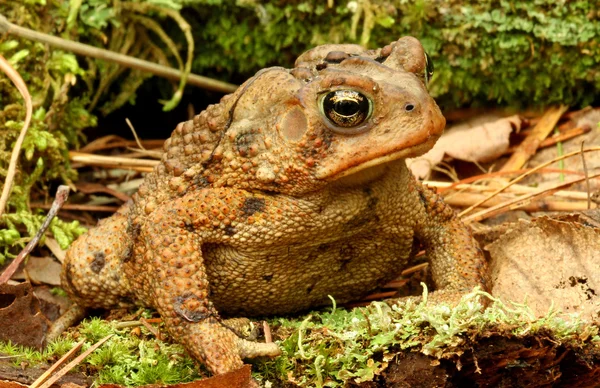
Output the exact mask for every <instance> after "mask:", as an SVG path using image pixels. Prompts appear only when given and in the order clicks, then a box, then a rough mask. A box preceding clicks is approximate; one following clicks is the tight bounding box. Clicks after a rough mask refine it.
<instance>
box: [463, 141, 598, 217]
mask: <svg viewBox="0 0 600 388" xmlns="http://www.w3.org/2000/svg"><path fill="white" fill-rule="evenodd" d="M592 151H600V147H591V148H587V149H584V150H581V151H574V152H570V153H568V154H565V155H563V156H559V157H556V158H554V159H552V160H550V161H547V162H545V163H542V164H540V165H539V166H537V167H534V168H532V169H531V170H529V171H527V172H526V173H524V174H521V175H519V176H518V177H516V178H515V179H513V180H512V181H510V182H508V183H507V184H505V185H504V186H502V187H500V188H499V189H497V190H495V191H494V192H493V193H491V194H490V195H488V196H487V197H486V198H484V199H482V200H481V201H478V202H477V203H475V204H473V205H471V206H469V207H468V208H466V209H465V210H463V211H462V212H460V213H459V215H458V216H459V217H463V216H464V215H466V214H468V213H469V212H470V211H471V210H473V209H474V208H476V207H478V206H479V205H481V204H482V203H485V201H487V200H488V199H490V198H492V197H494V196H495V195H497V194H498V193H501V192H502V191H504V190H505V189H507V188H508V187H510V186H512V185H514V184H515V183H517V182H520V181H521V180H523V179H525V178H526V177H528V176H529V175H531V174H533V173H534V172H536V171H539V170H541V169H542V168H544V167H546V166H549V165H551V164H552V163H556V162H558V161H559V160H563V159H566V158H570V157H571V156H574V155H579V154H580V153H583V152H592ZM565 187H566V186H565Z"/></svg>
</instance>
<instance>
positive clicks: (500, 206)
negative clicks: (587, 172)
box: [463, 151, 600, 223]
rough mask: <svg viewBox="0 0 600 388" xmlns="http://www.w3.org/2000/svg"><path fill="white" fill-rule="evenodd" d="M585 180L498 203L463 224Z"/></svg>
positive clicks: (493, 214) (560, 184) (594, 176)
mask: <svg viewBox="0 0 600 388" xmlns="http://www.w3.org/2000/svg"><path fill="white" fill-rule="evenodd" d="M577 152H579V151H577ZM597 177H600V173H599V174H595V175H592V176H591V177H589V178H590V179H592V178H597ZM585 179H586V177H584V178H579V179H576V180H574V181H571V182H566V183H559V184H557V185H554V186H552V187H549V188H547V189H544V190H540V191H538V192H536V193H531V194H527V195H524V196H522V197H519V198H516V199H513V200H510V201H506V202H503V203H500V204H498V205H496V206H492V207H490V208H489V209H485V210H482V211H480V212H478V213H475V214H473V215H471V216H469V217H465V218H463V222H465V223H470V222H476V221H481V220H483V219H485V218H489V217H493V216H495V215H497V214H500V213H502V211H503V210H504V209H505V208H507V207H511V208H513V209H516V208H518V207H521V206H522V205H523V204H524V203H526V202H529V201H531V200H532V199H534V198H539V197H544V196H546V195H550V194H552V193H554V192H556V191H558V190H560V189H562V188H565V187H568V186H571V185H573V184H575V183H579V182H582V181H584V180H585Z"/></svg>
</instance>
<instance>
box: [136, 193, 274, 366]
mask: <svg viewBox="0 0 600 388" xmlns="http://www.w3.org/2000/svg"><path fill="white" fill-rule="evenodd" d="M206 201H207V199H206V198H197V197H196V198H194V197H192V196H190V197H183V198H181V199H180V200H178V201H176V202H175V204H170V205H169V207H168V208H165V209H158V210H156V211H155V212H154V213H153V214H152V215H151V216H150V217H149V218H148V219H147V221H146V222H145V223H144V225H140V227H139V228H137V227H135V226H134V229H136V228H137V229H138V230H139V235H138V236H136V237H137V238H136V243H135V255H134V257H135V259H134V260H133V261H132V262H130V263H127V265H126V266H125V270H126V272H127V275H128V277H129V278H130V279H131V281H132V288H133V289H134V292H136V293H137V294H138V297H139V298H140V299H142V300H146V301H149V302H150V303H151V304H152V305H153V306H154V307H156V309H157V310H158V312H159V313H160V315H161V316H162V318H163V321H164V322H165V325H166V327H167V330H168V331H169V333H171V335H172V336H173V337H174V339H175V340H176V341H177V342H179V343H181V344H182V345H183V346H184V347H185V348H186V350H187V351H188V352H189V353H190V354H191V355H192V356H193V357H194V358H196V359H197V360H199V361H201V362H203V363H205V364H206V365H207V367H208V368H209V369H210V370H211V372H213V373H215V374H221V373H226V372H229V371H233V370H236V369H239V368H240V367H241V366H242V365H243V363H242V359H243V358H251V357H257V356H277V355H279V354H280V350H279V348H278V346H277V345H276V344H274V343H256V342H251V341H248V340H246V339H243V338H242V335H241V334H240V333H238V332H237V330H236V329H235V328H234V327H232V325H228V324H227V321H224V320H222V319H221V318H220V317H219V314H218V312H217V311H216V309H215V308H214V306H213V304H212V303H211V301H210V300H209V299H208V296H209V288H210V284H209V281H208V278H207V275H206V270H205V266H204V262H203V257H202V249H201V247H202V230H203V227H204V226H205V225H206V220H207V216H206V215H205V214H203V213H202V211H201V210H200V209H202V208H204V206H202V207H201V206H200V204H201V203H206ZM196 205H197V206H196ZM135 222H136V220H135V218H134V219H132V223H135ZM209 224H210V225H212V224H211V223H209Z"/></svg>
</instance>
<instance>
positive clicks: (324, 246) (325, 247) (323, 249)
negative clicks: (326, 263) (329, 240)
mask: <svg viewBox="0 0 600 388" xmlns="http://www.w3.org/2000/svg"><path fill="white" fill-rule="evenodd" d="M329 248H330V245H329V244H321V245H319V246H318V247H317V250H318V251H319V252H326V251H327V250H329Z"/></svg>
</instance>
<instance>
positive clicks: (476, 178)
mask: <svg viewBox="0 0 600 388" xmlns="http://www.w3.org/2000/svg"><path fill="white" fill-rule="evenodd" d="M531 170H532V169H531V168H522V169H520V170H513V171H496V172H488V173H485V174H481V175H475V176H472V177H469V178H465V179H461V180H459V181H456V182H453V183H452V184H451V185H448V186H447V187H446V186H444V187H440V188H439V189H438V193H439V194H442V193H444V192H445V191H448V190H452V189H454V188H456V187H458V186H460V185H461V184H467V183H473V182H477V181H482V180H484V179H489V178H493V177H497V176H505V175H517V174H523V173H526V172H529V171H531ZM537 171H538V172H541V173H561V172H563V173H565V174H573V175H583V173H582V172H579V171H571V170H561V169H558V168H542V169H540V170H537ZM428 182H434V181H425V184H428Z"/></svg>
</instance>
